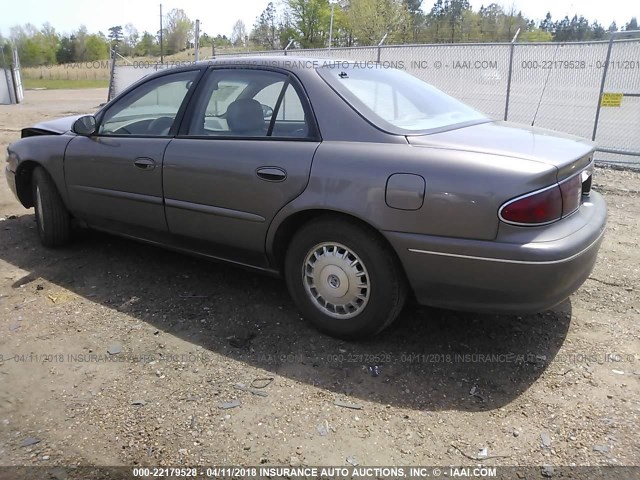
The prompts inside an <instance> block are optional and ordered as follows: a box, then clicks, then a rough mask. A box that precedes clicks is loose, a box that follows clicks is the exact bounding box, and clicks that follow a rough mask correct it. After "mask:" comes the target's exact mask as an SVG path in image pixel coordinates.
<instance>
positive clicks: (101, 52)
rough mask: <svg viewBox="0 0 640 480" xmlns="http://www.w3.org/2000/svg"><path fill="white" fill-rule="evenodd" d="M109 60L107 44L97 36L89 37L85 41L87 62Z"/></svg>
mask: <svg viewBox="0 0 640 480" xmlns="http://www.w3.org/2000/svg"><path fill="white" fill-rule="evenodd" d="M107 58H109V43H107V42H106V41H105V39H104V38H101V37H100V36H99V35H96V34H92V35H89V36H88V37H87V39H86V41H85V58H84V60H85V61H87V62H93V61H95V60H104V59H107Z"/></svg>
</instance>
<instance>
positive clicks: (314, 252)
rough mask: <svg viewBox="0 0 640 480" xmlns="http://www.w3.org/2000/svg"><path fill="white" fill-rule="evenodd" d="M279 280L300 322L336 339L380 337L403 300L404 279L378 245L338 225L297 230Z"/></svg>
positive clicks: (354, 228) (357, 229)
mask: <svg viewBox="0 0 640 480" xmlns="http://www.w3.org/2000/svg"><path fill="white" fill-rule="evenodd" d="M285 276H286V280H287V286H288V288H289V292H290V293H291V296H292V297H293V299H294V301H295V303H296V304H297V306H298V308H299V309H300V311H301V312H302V315H303V316H304V318H305V319H307V320H308V321H309V322H310V323H311V324H312V325H314V326H315V327H316V328H317V329H319V330H321V331H323V332H325V333H327V334H329V335H332V336H335V337H340V338H347V339H352V338H359V337H367V336H371V335H375V334H376V333H378V332H380V331H381V330H383V329H384V328H385V327H387V326H388V325H390V324H391V322H393V320H395V318H396V317H397V316H398V314H399V313H400V310H401V309H402V306H403V305H404V301H405V298H406V281H405V278H404V274H403V272H402V269H401V268H400V265H399V263H398V260H397V259H396V257H395V255H394V254H393V252H392V251H390V249H389V247H388V246H387V245H386V244H385V242H384V240H383V239H382V238H380V237H379V236H378V234H377V233H376V232H374V231H370V230H369V229H368V228H366V227H363V226H361V225H357V224H354V223H351V222H348V221H346V220H344V219H335V218H328V217H327V218H322V219H318V220H316V221H314V222H312V223H309V224H307V225H305V226H303V227H302V228H301V229H300V230H299V231H298V232H297V233H296V234H295V235H294V237H293V239H292V241H291V244H290V245H289V249H288V251H287V255H286V259H285Z"/></svg>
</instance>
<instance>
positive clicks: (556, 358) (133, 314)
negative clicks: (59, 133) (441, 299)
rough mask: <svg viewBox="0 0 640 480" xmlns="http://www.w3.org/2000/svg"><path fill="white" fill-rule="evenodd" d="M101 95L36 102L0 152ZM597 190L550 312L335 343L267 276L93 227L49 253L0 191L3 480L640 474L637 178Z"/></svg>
mask: <svg viewBox="0 0 640 480" xmlns="http://www.w3.org/2000/svg"><path fill="white" fill-rule="evenodd" d="M105 98H106V91H105V90H83V91H56V92H53V91H29V92H27V101H26V102H25V103H24V104H22V105H19V106H0V148H1V149H2V151H4V149H5V147H6V145H7V144H8V143H9V142H10V141H12V140H14V139H16V138H18V137H19V130H20V128H21V127H23V126H28V125H30V124H33V123H34V122H36V121H39V120H42V119H44V118H48V117H56V116H61V115H70V114H73V113H80V112H86V111H91V110H92V109H93V108H94V107H96V106H97V105H98V104H99V103H101V102H102V101H104V99H105ZM0 176H4V173H2V174H0ZM595 179H596V180H595V182H596V186H595V188H596V189H597V190H599V191H600V192H602V193H604V195H605V196H606V199H607V202H608V205H609V208H610V220H609V222H610V223H609V229H608V233H607V235H606V237H605V241H604V243H603V246H602V249H601V254H600V257H599V260H598V263H597V265H596V268H595V270H594V272H593V274H592V276H591V278H590V279H589V280H587V282H586V283H585V284H584V286H583V287H582V288H581V289H580V290H579V291H578V292H577V293H576V294H574V295H573V296H572V297H571V298H570V299H568V300H567V301H565V302H564V303H563V304H561V305H559V306H558V307H556V308H554V309H553V310H550V311H547V312H544V313H540V314H537V315H527V316H523V317H518V316H510V315H499V316H495V315H478V314H472V313H460V312H451V311H444V310H436V309H431V308H424V307H419V306H416V305H409V306H408V307H407V308H406V309H405V311H404V312H403V314H402V315H401V317H400V319H399V320H398V321H397V322H396V323H395V324H394V325H393V326H392V327H391V328H390V329H389V330H387V331H385V332H384V333H383V334H382V335H380V336H378V337H377V338H375V339H373V340H370V341H367V342H358V343H349V342H344V341H339V340H335V339H331V338H328V337H325V336H322V335H320V334H318V333H316V332H315V331H314V330H312V329H311V328H310V327H308V326H307V325H306V324H305V323H304V322H303V321H301V319H300V317H299V316H298V314H297V313H296V310H295V308H294V306H293V304H292V302H291V300H290V299H289V297H288V295H287V292H286V288H285V285H284V283H283V282H281V281H279V280H274V279H272V278H268V277H263V276H260V275H257V274H255V273H252V272H247V271H244V270H241V269H237V268H234V267H231V266H227V265H223V264H217V263H208V262H205V261H202V260H199V259H194V258H191V257H187V256H183V255H179V254H175V253H171V252H167V251H164V250H161V249H157V248H154V247H150V246H145V245H141V244H138V243H134V242H131V241H127V240H122V239H119V238H115V237H111V236H106V235H102V234H97V233H91V232H82V233H81V234H80V235H79V236H78V238H77V239H76V240H75V241H74V243H73V244H72V245H71V246H69V247H67V248H63V249H59V250H47V249H44V248H43V247H42V246H40V244H39V242H38V240H37V238H36V230H35V221H34V216H33V210H25V209H23V208H22V207H21V206H20V205H19V204H18V203H17V202H16V201H15V200H14V199H13V197H12V196H11V194H10V192H9V190H8V188H7V187H6V184H5V180H4V178H0V278H1V279H2V281H1V282H0V332H2V333H1V334H0V355H1V357H0V464H1V465H196V464H199V465H350V464H354V463H358V464H360V465H460V464H475V463H480V461H478V460H474V458H476V456H477V455H478V454H479V452H480V454H482V453H483V452H481V450H482V449H485V448H486V449H487V450H486V452H484V453H486V454H487V455H488V458H483V459H482V460H481V462H482V464H483V465H488V466H494V465H543V464H545V465H553V466H562V465H640V441H639V438H640V437H639V436H638V431H639V429H640V421H639V412H640V396H639V392H640V382H639V375H640V364H639V362H640V354H639V352H640V339H639V335H638V327H637V325H638V321H639V320H640V299H639V295H638V292H640V274H639V271H638V270H639V268H640V267H639V265H640V253H639V250H638V231H639V228H640V174H638V173H633V172H628V171H615V170H603V169H599V170H598V171H597V176H596V177H595ZM336 403H338V404H336ZM347 407H352V408H347ZM30 439H32V440H30ZM35 440H38V442H37V443H35V444H32V445H25V444H28V443H32V442H33V441H35Z"/></svg>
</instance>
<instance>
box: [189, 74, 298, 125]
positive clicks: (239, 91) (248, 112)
mask: <svg viewBox="0 0 640 480" xmlns="http://www.w3.org/2000/svg"><path fill="white" fill-rule="evenodd" d="M308 125H309V124H308V121H307V115H306V113H305V109H304V107H303V103H302V101H301V99H300V96H299V94H298V92H297V91H296V88H295V87H294V85H293V84H292V83H291V82H290V78H289V77H288V76H287V75H284V74H281V73H277V72H271V71H267V70H258V69H254V70H252V69H228V70H212V71H211V73H210V74H209V77H208V78H207V80H206V82H205V85H204V88H203V93H202V97H201V100H200V102H199V104H198V105H197V106H196V108H195V109H194V112H193V117H192V120H191V124H190V127H189V131H188V135H190V136H207V137H250V138H257V137H284V138H296V137H297V138H305V137H308V136H309V135H310V130H309V127H308Z"/></svg>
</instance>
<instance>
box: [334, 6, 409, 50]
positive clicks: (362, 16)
mask: <svg viewBox="0 0 640 480" xmlns="http://www.w3.org/2000/svg"><path fill="white" fill-rule="evenodd" d="M347 17H348V19H349V24H350V26H351V29H352V31H353V34H354V36H355V38H356V41H357V42H358V44H360V45H377V44H378V43H379V42H380V40H381V39H382V38H383V37H384V36H385V35H388V36H389V37H388V38H389V40H391V41H400V42H402V41H408V40H410V39H411V37H412V24H411V17H410V14H409V11H408V10H407V8H406V5H405V3H404V2H402V1H399V0H351V4H350V8H349V11H348V12H347ZM390 43H391V42H390Z"/></svg>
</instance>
